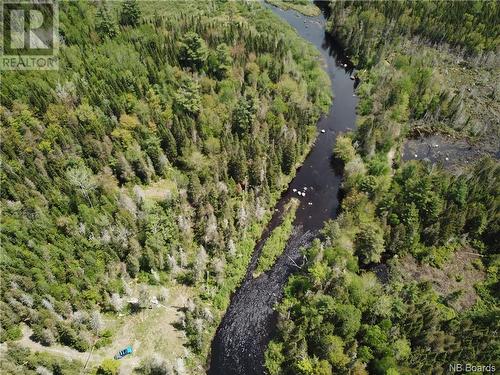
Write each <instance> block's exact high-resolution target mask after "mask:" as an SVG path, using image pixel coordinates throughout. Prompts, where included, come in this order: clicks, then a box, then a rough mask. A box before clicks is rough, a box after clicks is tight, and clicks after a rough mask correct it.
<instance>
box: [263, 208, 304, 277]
mask: <svg viewBox="0 0 500 375" xmlns="http://www.w3.org/2000/svg"><path fill="white" fill-rule="evenodd" d="M299 204H300V201H299V200H298V199H295V198H292V200H291V201H290V202H289V203H288V204H287V206H286V207H285V208H284V213H283V221H282V223H281V224H280V225H279V226H278V227H276V228H275V229H274V230H273V231H272V233H271V234H270V236H269V237H268V238H267V240H266V243H265V244H264V246H263V247H262V250H261V251H260V257H259V262H258V263H257V267H256V268H255V271H254V277H257V276H259V275H260V274H261V273H263V272H266V271H268V270H269V269H270V268H271V267H272V266H273V264H274V262H275V261H276V259H277V258H278V257H279V256H280V255H281V253H282V252H283V250H284V249H285V246H286V243H287V241H288V239H289V238H290V235H291V234H292V230H293V221H294V220H295V213H296V211H297V208H298V207H299Z"/></svg>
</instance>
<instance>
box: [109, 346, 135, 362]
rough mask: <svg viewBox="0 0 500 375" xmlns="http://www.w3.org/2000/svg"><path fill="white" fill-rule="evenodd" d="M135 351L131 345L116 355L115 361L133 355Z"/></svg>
mask: <svg viewBox="0 0 500 375" xmlns="http://www.w3.org/2000/svg"><path fill="white" fill-rule="evenodd" d="M132 352H133V350H132V347H131V346H130V345H129V346H127V347H126V348H125V349H122V350H120V351H119V352H118V354H116V355H115V357H114V358H115V359H122V358H123V357H125V356H127V355H129V354H132Z"/></svg>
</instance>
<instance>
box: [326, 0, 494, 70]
mask: <svg viewBox="0 0 500 375" xmlns="http://www.w3.org/2000/svg"><path fill="white" fill-rule="evenodd" d="M330 8H331V13H330V14H331V18H330V20H329V22H330V27H331V32H333V34H334V35H336V36H337V37H338V38H339V39H340V40H341V41H342V44H343V45H344V46H346V47H347V49H349V50H350V51H352V53H353V54H354V57H355V58H356V60H357V62H359V64H360V65H365V66H371V65H373V64H375V63H376V62H377V61H378V60H379V59H380V58H381V57H382V56H383V55H384V54H386V53H388V51H389V50H390V48H388V47H389V45H390V44H391V43H393V42H395V41H398V40H399V39H400V38H401V37H402V36H404V37H412V36H421V37H422V38H424V39H426V40H428V41H430V42H432V43H443V42H447V43H449V44H451V45H453V46H456V47H457V48H458V47H462V48H463V49H464V50H465V51H467V52H468V53H470V54H481V53H483V52H487V51H494V50H495V48H496V45H497V44H498V34H499V29H498V25H497V22H496V20H497V19H498V17H499V12H500V10H499V8H498V6H497V5H496V4H495V3H492V2H486V3H483V2H447V1H440V2H413V1H401V2H376V3H373V4H372V3H367V2H332V3H331V7H330Z"/></svg>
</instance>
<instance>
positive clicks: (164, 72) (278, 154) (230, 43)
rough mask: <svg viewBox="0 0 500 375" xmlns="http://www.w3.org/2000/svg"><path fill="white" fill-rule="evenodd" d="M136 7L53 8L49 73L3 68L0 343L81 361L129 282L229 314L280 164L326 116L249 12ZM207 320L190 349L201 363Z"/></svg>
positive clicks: (315, 85) (259, 10)
mask: <svg viewBox="0 0 500 375" xmlns="http://www.w3.org/2000/svg"><path fill="white" fill-rule="evenodd" d="M142 5H143V4H142V3H141V2H136V1H125V2H123V3H119V4H116V7H113V8H111V9H110V10H109V11H108V8H107V7H106V4H98V3H95V2H85V1H79V2H63V3H61V4H60V27H61V34H62V35H63V36H64V41H65V43H64V46H62V48H61V51H60V63H61V64H60V69H59V71H57V72H51V71H45V72H42V71H39V72H34V71H33V72H19V71H17V72H16V71H9V72H5V74H3V72H2V85H1V87H0V100H1V103H2V105H1V106H0V123H1V128H0V138H1V139H2V143H1V158H2V168H1V170H0V182H1V189H0V198H1V202H0V205H1V210H2V215H0V216H1V217H0V220H1V227H2V231H1V233H0V241H1V243H2V258H1V264H0V267H1V268H0V270H1V273H2V283H1V284H0V294H1V308H2V314H1V316H0V325H1V326H2V333H1V335H0V338H1V341H2V342H3V341H8V340H14V339H17V338H18V337H19V324H20V323H21V322H26V324H28V325H29V326H30V327H31V328H32V329H33V337H32V338H33V339H34V340H36V341H37V342H39V343H41V344H43V345H47V346H49V345H53V344H56V343H60V344H64V345H68V346H71V347H73V348H75V349H77V350H80V351H85V350H87V349H88V348H89V347H90V345H91V342H92V340H91V337H92V334H93V328H92V327H91V324H90V322H89V321H88V319H86V317H88V313H89V312H90V311H116V310H115V307H114V306H113V298H114V297H113V296H115V297H116V296H118V297H120V298H131V297H133V296H131V295H130V293H129V291H128V288H126V285H125V284H126V283H127V282H126V281H123V282H122V280H130V278H137V280H138V281H140V282H148V283H152V284H165V283H169V284H170V283H176V282H179V283H186V284H188V285H189V286H190V292H192V293H193V294H194V295H202V296H203V300H202V301H201V302H199V303H200V305H202V304H203V305H204V306H205V307H207V309H208V310H207V311H208V312H210V311H211V310H214V311H215V312H218V311H219V309H224V308H225V307H227V304H228V302H229V297H230V295H231V293H232V291H234V289H235V288H236V286H237V285H238V283H239V281H240V280H241V277H242V276H243V275H244V274H245V269H246V265H247V263H248V261H249V259H250V256H251V252H252V249H253V244H254V243H255V241H256V239H257V238H258V236H259V234H260V232H261V230H262V227H263V225H264V222H265V220H266V219H268V214H267V212H268V210H269V208H270V207H271V206H272V205H273V204H274V202H275V201H276V197H277V196H279V194H280V192H281V191H282V189H283V188H284V183H286V182H287V181H289V179H290V177H291V173H288V172H290V171H291V170H289V169H286V171H287V173H283V172H282V155H283V153H284V150H285V149H288V150H289V151H292V150H293V155H289V157H290V158H292V157H293V158H295V159H299V158H301V157H303V154H304V153H305V151H306V149H307V148H308V146H309V145H310V143H311V140H312V134H313V132H312V131H311V130H312V129H314V124H315V122H316V120H317V119H318V118H319V116H320V114H321V113H322V111H324V110H325V109H326V108H327V106H328V104H329V101H330V95H329V86H328V85H329V80H328V77H327V76H326V74H325V73H324V72H323V71H322V70H321V68H320V65H319V62H318V61H317V60H318V59H317V56H318V53H317V52H316V51H315V50H314V49H313V47H311V46H309V45H307V44H306V43H305V42H304V41H302V40H300V39H299V37H298V36H296V34H295V33H293V31H292V30H291V28H290V27H289V26H286V25H284V24H282V23H279V22H276V19H275V17H274V16H272V14H270V13H269V12H268V11H266V10H264V9H263V7H262V6H261V5H260V4H257V3H249V4H245V3H223V2H221V3H219V2H216V3H214V4H210V5H209V4H208V3H203V2H201V3H194V2H190V3H183V2H174V3H169V5H168V6H167V7H165V9H163V10H162V12H158V13H157V14H155V15H151V14H149V13H150V12H149V8H148V7H146V6H144V7H143V6H142ZM151 5H152V4H151ZM155 5H158V6H159V7H160V5H161V4H160V3H158V4H156V3H155ZM110 6H111V5H110ZM115 11H116V13H115ZM115 14H118V20H115ZM221 20H223V22H220V21H221ZM242 21H244V22H242ZM117 22H118V23H119V24H120V25H121V26H123V27H120V28H119V30H118V29H117V28H116V27H115V24H116V23H117ZM180 47H182V48H180ZM290 62H293V67H292V68H290V67H286V65H288V64H289V63H290ZM285 67H286V69H285ZM285 71H286V72H288V74H284V72H285ZM290 88H292V89H297V92H299V90H300V95H291V94H290ZM292 93H293V90H292ZM268 120H269V122H268ZM285 124H286V128H287V129H288V131H289V134H287V137H286V140H285V139H283V137H282V133H281V130H282V127H283V126H284V125H285ZM291 140H293V147H291V148H290V142H291ZM201 249H203V252H202V251H201ZM200 258H201V260H202V261H200ZM143 305H144V304H143ZM204 314H205V313H204V310H203V309H199V311H198V310H197V311H196V313H195V314H194V315H193V321H192V322H191V323H192V324H193V327H194V328H193V329H192V330H191V331H190V334H189V339H190V342H192V343H193V346H196V347H197V348H198V351H199V352H200V353H202V354H203V355H206V354H207V350H208V343H209V342H210V333H211V332H213V330H214V329H215V326H216V324H217V319H219V314H215V313H213V315H214V316H215V317H213V319H208V318H206V314H205V315H204ZM197 319H202V320H203V322H204V326H203V328H204V330H203V331H200V330H199V329H198V328H196V327H199V325H195V323H194V322H197V321H198V320H197ZM196 324H197V323H196ZM108 342H109V340H108V339H107V338H100V339H99V340H98V341H97V343H96V345H98V346H101V345H106V344H107V343H108ZM16 363H17V362H16ZM68 373H70V372H68Z"/></svg>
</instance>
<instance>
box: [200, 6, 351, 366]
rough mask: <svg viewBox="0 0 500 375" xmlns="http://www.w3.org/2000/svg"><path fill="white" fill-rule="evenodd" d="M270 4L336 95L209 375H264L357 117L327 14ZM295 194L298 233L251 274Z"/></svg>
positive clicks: (332, 203) (329, 213)
mask: <svg viewBox="0 0 500 375" xmlns="http://www.w3.org/2000/svg"><path fill="white" fill-rule="evenodd" d="M325 4H326V3H325ZM320 5H321V4H320ZM269 8H270V9H271V10H272V11H273V12H274V13H275V14H277V15H278V16H280V17H281V18H282V19H283V20H285V21H286V22H288V23H289V24H290V25H292V26H293V27H294V28H295V30H296V31H297V32H298V33H299V34H300V35H301V36H302V37H303V38H304V39H306V40H308V41H309V42H311V43H312V44H314V45H315V46H316V47H317V48H318V50H319V51H320V52H321V55H322V57H323V59H324V69H325V70H326V71H327V73H328V75H329V77H330V80H331V81H332V88H333V91H334V93H335V99H334V101H333V105H332V106H331V108H330V111H329V113H328V114H327V115H326V116H324V117H323V118H322V119H321V120H320V121H319V122H318V125H317V127H318V137H317V140H316V143H315V145H314V146H313V148H312V150H311V152H310V153H309V155H308V156H307V158H306V160H305V161H304V164H303V165H302V166H301V167H300V168H299V170H298V171H297V175H296V177H295V178H294V179H293V181H292V182H291V183H290V185H289V187H288V190H287V191H286V192H285V193H284V194H283V196H282V197H281V199H280V201H279V202H278V203H277V205H276V210H275V213H274V215H273V218H272V219H271V221H270V223H269V225H268V227H267V228H266V230H265V231H264V233H263V235H262V238H261V240H260V241H259V242H258V243H257V245H256V247H255V250H254V254H253V256H252V260H251V262H250V265H249V267H248V270H247V275H246V277H245V279H244V281H243V282H242V285H241V286H240V287H239V288H238V290H237V291H236V292H235V293H234V295H233V296H232V298H231V304H230V306H229V308H228V310H227V312H226V314H225V316H224V318H223V319H222V322H221V324H220V326H219V328H218V329H217V333H216V335H215V338H214V340H213V342H212V353H211V363H210V369H209V371H208V374H210V375H233V374H234V375H260V374H263V373H264V372H265V371H264V367H263V362H264V351H265V348H266V346H267V343H268V342H269V340H270V339H271V338H272V335H273V333H274V332H275V324H276V313H275V312H274V310H273V306H274V305H275V303H276V302H278V301H279V300H280V299H281V298H282V295H283V287H284V286H285V284H286V281H287V279H288V277H289V276H290V274H291V273H292V272H294V271H296V270H297V265H301V263H302V259H301V255H300V247H301V246H303V245H305V244H307V243H308V242H310V241H311V239H312V238H313V237H314V235H315V234H316V233H317V231H318V230H319V229H321V228H322V227H323V224H324V222H325V221H326V220H328V219H331V218H334V217H335V215H336V212H337V209H338V205H339V201H338V198H337V195H338V192H339V187H340V183H341V176H340V175H338V174H337V173H336V172H335V170H334V168H333V166H332V163H331V156H332V150H333V146H334V144H335V139H336V137H337V135H338V134H339V132H344V131H346V130H349V129H353V128H354V125H355V119H356V111H355V108H356V105H357V97H355V96H354V88H355V84H356V83H355V81H353V80H351V79H350V76H351V74H352V70H353V66H352V64H351V63H350V61H348V59H347V58H346V56H345V55H344V54H343V52H342V51H341V50H340V48H338V45H337V44H336V43H335V41H334V40H333V39H332V38H331V37H329V36H328V35H326V34H325V32H324V23H325V17H324V16H319V17H305V16H302V15H299V14H298V13H297V12H295V11H283V10H280V9H278V8H274V7H270V6H269ZM344 64H347V67H344ZM322 130H324V131H325V132H324V133H323V132H322ZM304 187H307V190H304ZM293 189H296V190H299V191H301V192H302V191H304V192H305V193H306V195H305V197H302V196H299V195H298V194H297V193H296V192H294V191H293ZM292 197H296V198H299V199H300V201H301V204H300V206H299V208H298V210H297V215H296V219H295V222H294V234H293V235H292V236H291V238H290V240H289V241H288V243H287V246H286V248H285V251H284V253H283V254H282V255H281V256H280V257H279V258H278V259H277V261H276V263H275V264H274V266H273V268H272V269H271V270H269V271H268V272H266V273H264V274H262V275H261V276H259V277H258V278H253V276H252V271H253V270H254V268H255V266H256V264H257V260H258V257H259V254H260V250H261V248H262V245H263V244H264V243H265V241H266V239H267V237H268V235H269V233H270V232H271V231H272V230H273V229H274V228H275V227H276V226H277V225H279V224H280V218H281V214H282V211H283V207H284V206H285V204H286V203H287V202H288V201H289V200H290V199H291V198H292Z"/></svg>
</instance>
